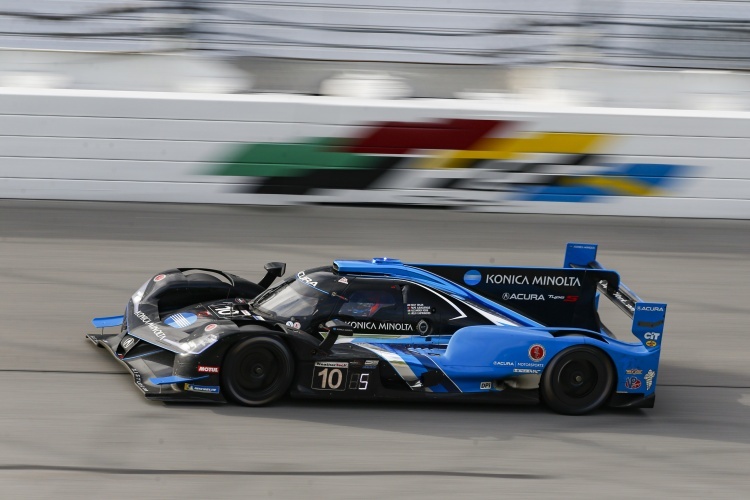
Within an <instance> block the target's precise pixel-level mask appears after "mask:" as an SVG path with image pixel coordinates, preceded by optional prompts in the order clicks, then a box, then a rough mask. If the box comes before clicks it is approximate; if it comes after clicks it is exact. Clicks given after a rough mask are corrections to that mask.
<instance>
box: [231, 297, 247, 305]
mask: <svg viewBox="0 0 750 500" xmlns="http://www.w3.org/2000/svg"><path fill="white" fill-rule="evenodd" d="M234 301H235V302H236V303H238V304H247V300H245V299H243V298H240V297H237V298H236V299H234Z"/></svg>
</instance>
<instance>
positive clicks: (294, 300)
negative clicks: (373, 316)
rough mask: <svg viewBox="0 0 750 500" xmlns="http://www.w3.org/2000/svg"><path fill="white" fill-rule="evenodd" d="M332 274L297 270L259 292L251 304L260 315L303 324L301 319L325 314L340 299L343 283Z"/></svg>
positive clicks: (344, 286) (328, 312) (343, 287)
mask: <svg viewBox="0 0 750 500" xmlns="http://www.w3.org/2000/svg"><path fill="white" fill-rule="evenodd" d="M333 278H334V275H333V274H332V273H330V272H326V271H318V272H315V271H307V274H306V273H305V272H304V271H301V272H299V273H297V275H296V276H295V277H294V278H292V279H289V280H287V281H285V282H283V283H282V284H280V285H279V286H278V287H276V288H274V289H272V290H268V291H266V292H265V293H263V294H262V295H260V296H259V297H258V298H257V299H255V301H253V303H252V306H253V308H254V309H255V310H256V311H257V312H258V314H260V315H262V316H268V317H269V318H271V319H274V320H277V321H287V320H293V321H301V322H302V323H303V324H304V323H305V321H304V320H305V319H311V318H312V317H320V316H327V315H328V314H330V312H331V310H332V309H333V307H334V305H336V304H337V302H339V301H341V300H343V298H342V297H341V295H340V292H341V291H343V289H345V288H346V285H345V283H343V282H339V281H336V280H334V279H333ZM336 279H338V277H336ZM337 292H338V293H337Z"/></svg>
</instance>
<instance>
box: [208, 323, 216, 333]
mask: <svg viewBox="0 0 750 500" xmlns="http://www.w3.org/2000/svg"><path fill="white" fill-rule="evenodd" d="M217 326H219V325H217V324H216V323H211V324H210V325H206V331H207V332H210V331H211V330H216V327H217Z"/></svg>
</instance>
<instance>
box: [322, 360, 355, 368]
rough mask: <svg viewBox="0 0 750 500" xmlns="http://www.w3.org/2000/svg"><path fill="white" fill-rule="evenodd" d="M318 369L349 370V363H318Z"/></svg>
mask: <svg viewBox="0 0 750 500" xmlns="http://www.w3.org/2000/svg"><path fill="white" fill-rule="evenodd" d="M315 367H316V368H349V363H347V362H345V361H318V362H316V363H315Z"/></svg>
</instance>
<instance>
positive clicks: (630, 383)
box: [625, 377, 641, 390]
mask: <svg viewBox="0 0 750 500" xmlns="http://www.w3.org/2000/svg"><path fill="white" fill-rule="evenodd" d="M625 387H626V388H628V389H630V390H636V389H640V388H641V381H640V379H639V378H638V377H627V378H626V379H625Z"/></svg>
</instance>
